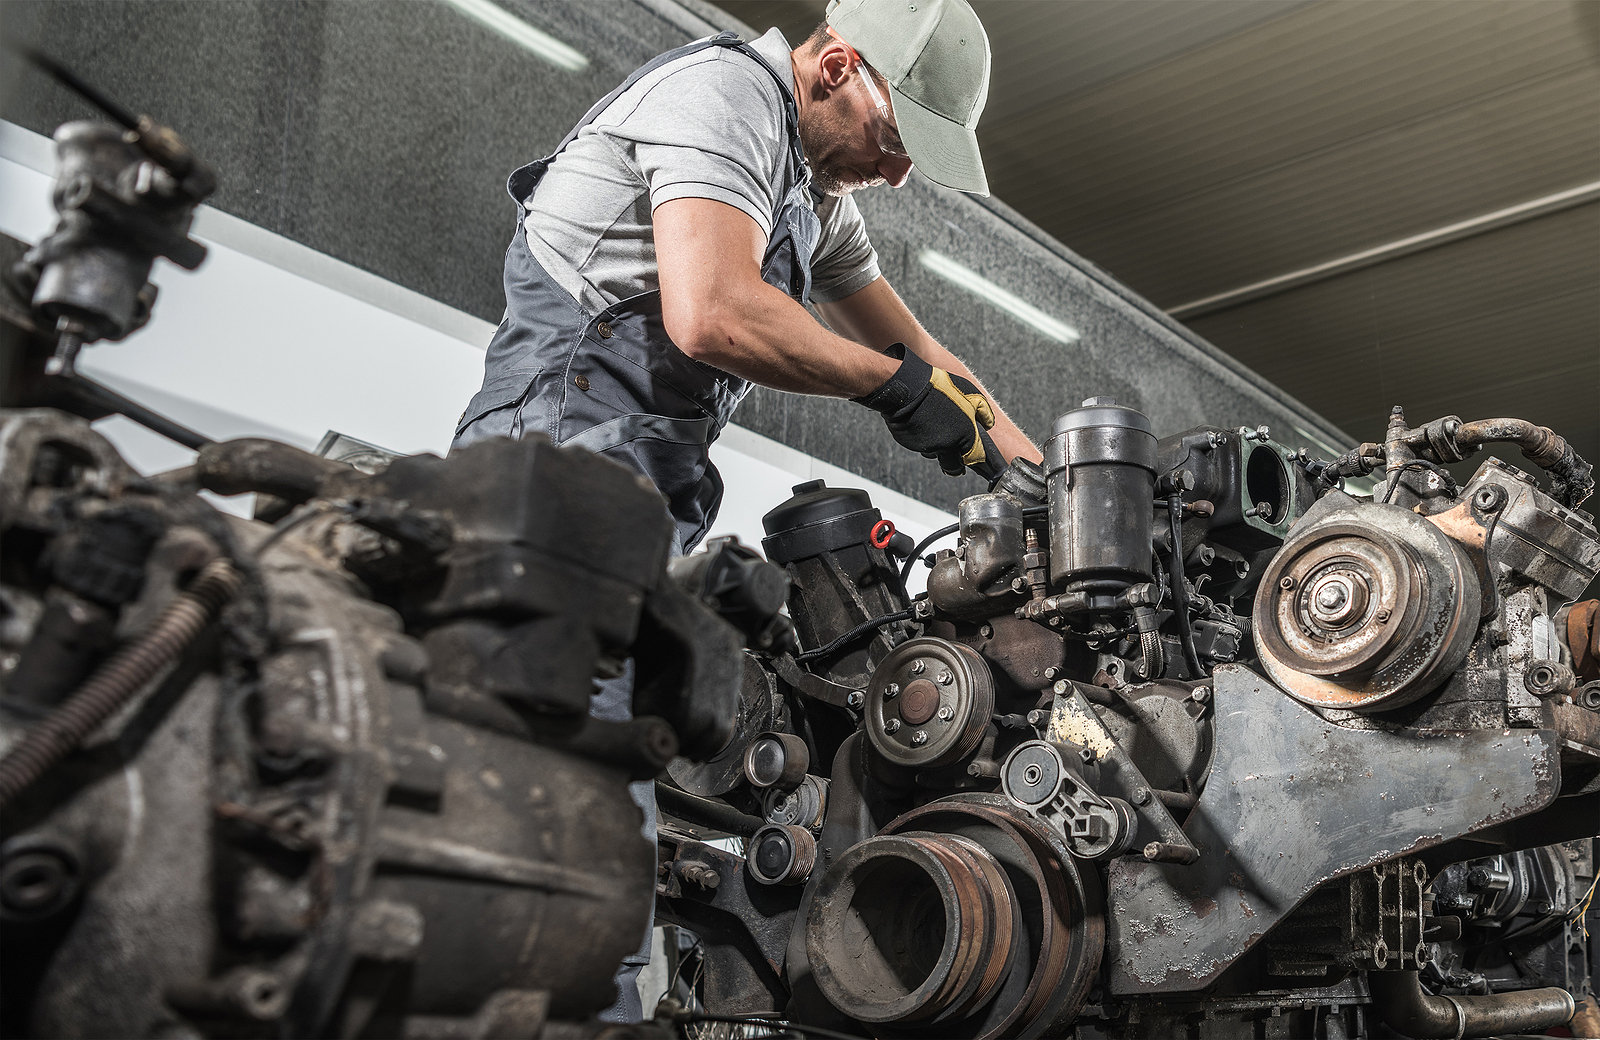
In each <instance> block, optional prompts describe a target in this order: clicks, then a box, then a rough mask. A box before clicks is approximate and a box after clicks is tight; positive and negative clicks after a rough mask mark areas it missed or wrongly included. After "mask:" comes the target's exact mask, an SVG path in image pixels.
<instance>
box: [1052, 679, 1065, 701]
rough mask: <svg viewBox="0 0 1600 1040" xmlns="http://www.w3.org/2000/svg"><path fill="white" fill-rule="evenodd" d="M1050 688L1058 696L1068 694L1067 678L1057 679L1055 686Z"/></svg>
mask: <svg viewBox="0 0 1600 1040" xmlns="http://www.w3.org/2000/svg"><path fill="white" fill-rule="evenodd" d="M1050 689H1051V692H1053V693H1055V694H1056V696H1058V697H1060V696H1064V695H1065V694H1066V692H1067V680H1065V679H1057V680H1056V684H1055V685H1054V686H1052V687H1050Z"/></svg>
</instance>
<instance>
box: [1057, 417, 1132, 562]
mask: <svg viewBox="0 0 1600 1040" xmlns="http://www.w3.org/2000/svg"><path fill="white" fill-rule="evenodd" d="M1155 470H1156V438H1155V435H1154V434H1153V433H1151V432H1150V420H1149V419H1148V418H1147V417H1146V416H1145V415H1144V413H1142V412H1140V411H1138V410H1137V409H1134V408H1129V407H1126V406H1125V405H1119V404H1117V402H1116V401H1115V400H1114V399H1113V398H1110V397H1091V398H1089V399H1088V400H1086V401H1084V402H1083V407H1081V408H1074V409H1073V410H1071V411H1070V412H1066V413H1064V414H1063V415H1061V416H1060V417H1059V418H1058V419H1056V422H1055V427H1054V430H1053V432H1052V434H1051V437H1050V440H1049V442H1048V443H1047V444H1046V445H1045V473H1046V487H1047V488H1048V494H1049V497H1050V583H1051V584H1052V585H1053V586H1058V587H1059V586H1063V585H1071V586H1078V587H1083V586H1088V587H1099V588H1105V587H1108V586H1120V585H1129V584H1134V583H1136V582H1141V581H1149V580H1150V576H1151V566H1150V534H1151V525H1152V523H1153V519H1152V513H1151V502H1152V500H1153V499H1154V498H1155V480H1156V474H1155Z"/></svg>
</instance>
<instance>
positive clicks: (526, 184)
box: [506, 32, 805, 225]
mask: <svg viewBox="0 0 1600 1040" xmlns="http://www.w3.org/2000/svg"><path fill="white" fill-rule="evenodd" d="M708 47H728V48H731V49H733V50H737V51H739V52H741V53H743V54H746V55H748V56H750V57H751V58H754V59H755V61H756V64H758V65H760V66H761V67H762V68H764V69H766V70H767V72H768V74H770V75H771V76H772V78H773V80H774V81H775V82H776V83H777V84H778V92H779V94H780V95H781V96H782V98H783V107H784V121H785V123H786V124H787V125H788V129H789V150H790V153H791V155H792V156H793V158H794V160H795V164H796V169H798V170H799V171H800V176H805V154H804V152H803V151H802V150H801V148H800V115H799V109H798V108H797V106H796V105H795V100H794V91H793V89H792V88H791V87H790V85H789V83H787V82H785V80H784V78H783V77H782V76H780V75H779V74H778V70H777V69H774V68H773V67H772V66H771V65H769V64H767V60H766V59H765V58H763V57H762V56H761V55H760V54H757V53H756V51H755V49H754V48H753V47H751V46H750V45H749V44H748V43H745V42H744V41H743V40H741V39H739V37H738V36H737V35H735V34H734V33H731V32H720V33H717V35H715V36H708V37H706V38H705V39H703V40H696V41H694V42H693V43H690V44H686V45H684V46H682V47H678V48H675V49H673V50H670V51H667V52H665V53H664V54H658V55H656V56H655V57H654V58H651V59H650V60H649V61H647V62H645V63H644V64H643V65H641V66H639V67H638V68H637V69H634V70H633V72H632V74H630V75H629V76H628V78H627V79H625V80H623V81H622V82H621V83H620V84H618V85H617V87H616V89H614V90H612V91H611V92H610V93H609V94H607V95H606V96H605V97H603V98H601V99H600V100H599V101H596V102H595V103H594V104H593V105H591V106H590V107H589V111H587V112H585V113H584V115H583V118H582V119H580V120H578V122H577V125H575V126H574V127H573V128H572V129H571V130H569V131H567V136H565V137H563V138H562V139H561V143H560V144H558V145H556V147H555V150H554V151H552V152H551V153H550V154H549V155H547V156H545V157H544V158H543V159H540V160H538V161H536V162H531V163H529V164H528V165H526V166H523V167H521V168H519V169H518V170H516V171H515V172H513V173H512V174H511V177H510V179H508V180H507V181H506V192H507V193H508V194H510V196H511V198H512V200H513V201H514V202H516V204H517V207H518V208H519V209H520V208H521V207H522V203H523V201H524V200H525V199H527V197H528V195H529V194H530V193H531V192H532V191H533V188H534V185H535V184H537V183H538V181H539V178H540V177H541V176H542V175H543V174H544V170H545V167H547V166H549V165H550V163H551V162H553V161H554V160H555V157H556V156H558V155H560V154H561V151H562V149H564V148H566V147H567V145H569V144H571V143H572V142H573V141H574V140H576V139H577V137H578V133H579V132H580V131H581V130H583V128H584V127H586V126H588V125H589V124H590V123H592V122H594V121H595V120H596V119H597V118H599V116H600V113H602V112H604V111H605V110H606V108H607V107H608V106H610V104H611V103H612V102H613V101H615V100H617V98H619V97H621V96H622V93H623V92H624V91H626V90H627V89H628V88H629V87H631V86H633V85H634V84H635V83H637V82H639V80H641V79H643V78H644V77H645V76H647V75H649V74H650V73H652V72H654V71H655V70H656V69H659V68H661V66H663V65H666V64H667V63H669V62H673V61H677V60H678V59H679V58H685V57H688V56H689V55H691V54H696V53H699V52H700V51H703V50H705V49H707V48H708ZM518 223H519V225H520V223H521V221H520V220H519V221H518Z"/></svg>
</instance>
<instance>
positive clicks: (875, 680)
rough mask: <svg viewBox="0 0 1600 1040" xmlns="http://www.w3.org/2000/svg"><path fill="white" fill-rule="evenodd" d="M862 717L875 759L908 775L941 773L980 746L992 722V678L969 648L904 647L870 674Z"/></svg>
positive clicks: (930, 643)
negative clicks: (926, 771)
mask: <svg viewBox="0 0 1600 1040" xmlns="http://www.w3.org/2000/svg"><path fill="white" fill-rule="evenodd" d="M863 711H864V713H865V723H866V730H867V740H868V741H869V742H870V743H871V744H872V749H873V750H874V751H876V752H877V753H878V754H879V755H882V756H883V757H884V758H886V759H888V760H889V761H890V762H893V763H894V764H895V765H898V766H905V767H908V768H913V769H926V768H929V767H931V766H940V765H946V764H948V763H951V762H955V761H959V760H960V759H962V758H964V757H965V756H967V755H969V754H971V753H972V752H973V751H974V750H976V749H977V747H978V744H979V742H980V741H981V740H982V739H983V733H984V730H985V729H986V728H987V727H988V725H989V719H990V716H991V715H993V714H994V676H993V675H992V674H991V673H990V671H989V666H988V665H987V664H986V663H984V660H983V658H982V657H980V656H979V655H978V652H977V651H976V650H973V649H972V648H971V647H967V646H963V645H961V644H960V643H952V642H950V641H949V640H947V639H938V638H935V637H933V636H923V637H921V638H918V639H910V640H907V641H906V642H904V643H901V644H900V645H899V646H897V647H895V649H894V651H893V652H892V653H890V654H889V656H888V657H885V658H884V659H883V661H882V662H881V663H880V664H879V665H878V667H877V669H876V670H874V671H873V673H872V681H871V682H870V683H869V684H868V686H867V700H866V705H865V706H864V708H863Z"/></svg>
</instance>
